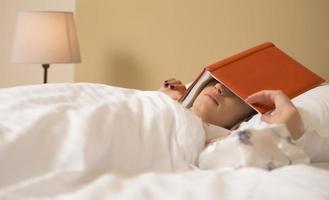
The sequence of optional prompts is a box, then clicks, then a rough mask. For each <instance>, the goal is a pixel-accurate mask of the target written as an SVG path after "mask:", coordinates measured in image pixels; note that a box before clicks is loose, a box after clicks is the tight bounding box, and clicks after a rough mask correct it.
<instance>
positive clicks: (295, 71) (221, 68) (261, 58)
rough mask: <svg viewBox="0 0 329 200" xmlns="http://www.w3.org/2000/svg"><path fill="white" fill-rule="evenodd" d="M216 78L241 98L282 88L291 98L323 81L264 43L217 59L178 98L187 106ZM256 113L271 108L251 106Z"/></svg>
mask: <svg viewBox="0 0 329 200" xmlns="http://www.w3.org/2000/svg"><path fill="white" fill-rule="evenodd" d="M212 78H215V79H217V80H218V81H219V82H221V83H222V84H223V85H225V86H226V87H227V88H229V89H230V90H231V91H232V92H234V93H235V94H236V95H237V96H239V97H240V98H241V99H243V100H244V99H246V98H247V97H248V96H249V95H251V94H253V93H255V92H257V91H260V90H282V91H283V92H284V93H285V94H286V95H287V96H289V98H293V97H295V96H297V95H299V94H301V93H303V92H305V91H307V90H309V89H311V88H313V87H315V86H318V85H320V84H321V83H323V82H324V81H325V80H324V79H323V78H321V77H320V76H318V75H316V74H315V73H313V72H312V71H310V70H309V69H307V68H306V67H304V66H303V65H302V64H300V63H298V62H297V61H296V60H294V59H293V58H291V57H290V56H288V55H287V54H286V53H284V52H283V51H281V50H280V49H279V48H277V47H276V46H275V45H274V44H273V43H271V42H267V43H264V44H260V45H258V46H256V47H253V48H251V49H248V50H246V51H243V52H241V53H239V54H236V55H234V56H231V57H229V58H226V59H224V60H221V61H218V62H216V63H214V64H211V65H209V66H207V67H205V68H204V70H203V71H202V73H201V74H200V75H199V76H198V78H197V79H196V80H195V81H194V82H193V83H192V84H191V86H190V87H189V88H188V89H187V91H186V93H185V95H184V96H183V97H182V98H181V100H180V101H181V102H182V104H183V105H184V106H186V107H190V106H192V104H193V101H194V99H195V97H196V96H197V94H198V93H199V92H200V91H201V90H202V88H203V87H204V86H205V85H206V84H207V83H208V82H209V80H210V79H212ZM250 106H251V107H253V108H254V109H255V110H256V111H257V112H260V113H265V112H267V111H269V110H270V109H272V107H269V106H267V105H260V104H258V105H257V104H253V105H250Z"/></svg>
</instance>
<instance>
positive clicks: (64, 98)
mask: <svg viewBox="0 0 329 200" xmlns="http://www.w3.org/2000/svg"><path fill="white" fill-rule="evenodd" d="M159 120H161V123H159ZM155 133H156V134H155ZM136 141H138V142H136ZM203 144H204V133H203V128H202V124H201V122H200V120H199V119H198V118H196V117H194V115H191V114H190V112H189V111H187V110H185V109H184V108H182V107H181V106H180V105H178V103H176V102H174V101H172V100H171V99H170V98H168V97H166V96H165V95H163V94H160V93H158V92H142V91H137V90H128V89H122V88H115V87H110V86H106V85H98V84H54V85H51V84H50V85H47V86H45V85H37V86H29V87H17V88H11V89H1V90H0V199H70V200H71V199H109V198H110V199H264V198H266V199H297V198H298V199H328V198H329V184H327V182H328V181H329V171H326V170H322V169H320V168H315V167H310V166H306V165H295V166H288V167H283V168H280V169H277V170H273V171H271V172H268V171H265V170H261V169H256V168H244V169H240V170H237V171H227V170H214V171H211V170H209V171H200V170H197V169H195V170H192V171H186V170H190V169H191V166H193V164H195V163H196V161H197V159H198V154H199V153H200V151H201V149H202V147H203ZM144 172H147V173H144ZM171 172H181V173H176V174H173V173H171ZM142 173H144V174H142Z"/></svg>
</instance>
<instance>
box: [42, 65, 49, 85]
mask: <svg viewBox="0 0 329 200" xmlns="http://www.w3.org/2000/svg"><path fill="white" fill-rule="evenodd" d="M42 67H43V71H44V73H43V83H47V73H48V68H49V64H42Z"/></svg>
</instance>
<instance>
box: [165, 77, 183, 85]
mask: <svg viewBox="0 0 329 200" xmlns="http://www.w3.org/2000/svg"><path fill="white" fill-rule="evenodd" d="M173 84H182V82H181V81H180V80H177V79H174V78H171V79H168V80H165V81H164V85H173Z"/></svg>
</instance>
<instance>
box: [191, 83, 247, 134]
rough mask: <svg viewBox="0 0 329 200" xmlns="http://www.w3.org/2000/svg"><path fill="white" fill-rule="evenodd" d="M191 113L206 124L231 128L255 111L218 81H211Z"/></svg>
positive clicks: (194, 104) (195, 101)
mask: <svg viewBox="0 0 329 200" xmlns="http://www.w3.org/2000/svg"><path fill="white" fill-rule="evenodd" d="M191 111H192V112H193V113H194V114H196V115H197V116H199V117H200V118H201V119H202V120H203V121H204V122H207V123H210V124H214V125H217V126H221V127H225V128H231V127H232V126H233V125H235V124H236V123H238V122H239V121H241V120H243V119H244V118H246V117H247V116H249V115H250V114H251V113H252V112H253V110H252V108H251V107H250V106H248V105H247V104H246V103H244V102H243V101H242V100H241V99H240V98H239V97H237V96H236V95H235V94H234V93H232V92H231V91H230V90H228V89H227V88H226V87H225V86H224V85H222V84H221V83H219V82H217V81H216V80H212V81H210V82H209V83H208V84H207V85H206V87H205V88H203V90H202V91H201V92H200V94H199V95H198V96H197V97H196V99H195V100H194V102H193V105H192V107H191Z"/></svg>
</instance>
